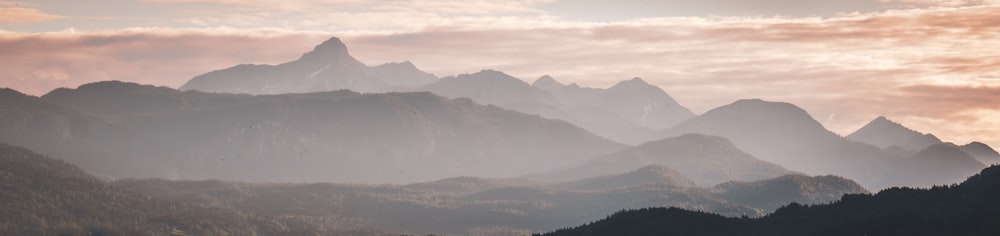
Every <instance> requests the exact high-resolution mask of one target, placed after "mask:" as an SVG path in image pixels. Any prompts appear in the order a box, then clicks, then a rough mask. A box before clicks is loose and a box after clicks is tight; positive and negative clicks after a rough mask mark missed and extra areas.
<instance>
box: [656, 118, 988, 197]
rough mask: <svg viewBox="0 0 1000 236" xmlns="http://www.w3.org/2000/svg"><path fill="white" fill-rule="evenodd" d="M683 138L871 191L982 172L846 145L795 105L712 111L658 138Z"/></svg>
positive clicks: (931, 156)
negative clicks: (700, 137)
mask: <svg viewBox="0 0 1000 236" xmlns="http://www.w3.org/2000/svg"><path fill="white" fill-rule="evenodd" d="M687 133H701V134H707V135H715V136H721V137H725V138H727V139H729V140H731V141H732V142H733V144H735V146H736V147H738V148H739V149H740V150H743V151H746V152H747V153H749V154H751V155H753V156H754V157H756V158H760V159H761V160H764V161H768V162H771V163H774V164H777V165H780V166H783V167H785V168H788V169H790V170H795V171H802V172H805V173H806V174H810V175H827V174H832V175H838V176H843V177H846V178H849V179H853V180H856V181H858V182H859V183H861V184H862V185H863V186H865V187H866V188H869V189H882V188H885V187H889V186H901V185H904V184H905V185H906V186H918V187H928V186H932V185H940V184H953V183H957V182H959V181H961V180H962V179H964V178H965V177H967V176H970V175H972V174H975V173H976V171H978V170H980V169H982V168H984V167H985V166H984V165H983V164H981V163H979V162H978V161H976V160H974V159H972V160H970V158H969V156H968V155H967V154H965V153H964V152H961V151H957V152H952V151H941V150H931V151H929V152H921V153H917V154H913V155H899V153H897V152H889V151H886V150H883V149H881V148H878V147H876V146H873V145H869V144H865V143H859V142H854V141H850V140H847V139H846V138H844V137H841V136H840V135H837V134H835V133H833V132H830V131H829V130H827V129H826V128H824V127H823V125H822V124H820V123H819V122H817V121H816V120H815V119H813V118H812V116H810V115H809V114H808V113H807V112H806V111H805V110H802V109H801V108H799V107H797V106H795V105H792V104H788V103H780V102H768V101H762V100H756V99H754V100H739V101H736V102H734V103H732V104H729V105H725V106H722V107H719V108H715V109H712V110H710V111H708V112H706V113H705V114H702V115H700V116H698V117H695V118H692V119H690V120H688V121H685V122H684V123H681V124H679V125H677V126H675V127H673V128H671V129H669V130H666V131H664V132H662V133H661V136H663V137H672V136H678V135H683V134H687ZM931 148H934V146H932V147H931ZM941 149H957V147H941ZM940 163H954V164H947V165H939V164H940Z"/></svg>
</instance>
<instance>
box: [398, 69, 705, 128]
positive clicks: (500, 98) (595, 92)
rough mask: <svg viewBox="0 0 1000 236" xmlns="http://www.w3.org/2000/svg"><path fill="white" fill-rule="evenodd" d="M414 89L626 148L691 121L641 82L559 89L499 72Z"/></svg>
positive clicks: (687, 112) (669, 100)
mask: <svg viewBox="0 0 1000 236" xmlns="http://www.w3.org/2000/svg"><path fill="white" fill-rule="evenodd" d="M417 90H420V91H429V92H432V93H434V94H439V95H442V96H446V97H452V98H457V97H466V98H471V99H472V100H474V101H476V102H479V103H483V104H493V105H497V106H501V107H505V108H509V109H513V110H517V111H521V112H525V113H529V114H539V115H542V116H544V117H547V118H554V119H561V120H565V121H569V122H571V123H573V124H576V125H578V126H580V127H582V128H585V129H587V130H590V131H592V132H594V133H595V134H598V135H601V136H602V137H606V138H609V139H612V140H615V141H618V142H622V143H627V144H640V143H643V142H646V141H649V140H647V139H645V138H647V137H650V136H651V135H650V134H652V133H654V131H656V130H660V129H664V128H669V127H671V126H673V125H675V124H678V123H680V122H682V121H684V120H687V119H689V118H691V117H694V113H692V112H691V111H690V110H688V109H687V108H685V107H683V106H681V105H680V104H678V103H677V101H675V100H674V99H673V98H672V97H670V95H668V94H667V93H666V92H664V91H663V90H662V89H660V88H659V87H656V86H653V85H650V84H648V83H646V82H645V81H643V80H642V79H640V78H634V79H631V80H627V81H622V82H620V83H618V84H616V85H614V86H612V87H610V88H607V89H598V88H584V87H580V86H577V85H576V84H573V85H563V84H561V83H559V82H558V81H555V79H553V78H552V77H549V76H543V77H541V78H539V79H538V80H536V81H535V82H534V83H533V84H528V83H526V82H524V81H522V80H521V79H518V78H515V77H513V76H510V75H508V74H504V73H503V72H499V71H494V70H483V71H480V72H477V73H472V74H461V75H458V76H453V77H446V78H442V79H441V80H440V81H438V82H436V83H433V84H430V85H428V86H425V87H422V88H417Z"/></svg>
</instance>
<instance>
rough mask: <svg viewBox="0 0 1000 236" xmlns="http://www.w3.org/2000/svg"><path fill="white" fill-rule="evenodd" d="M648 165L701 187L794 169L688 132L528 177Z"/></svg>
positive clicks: (554, 178) (553, 178)
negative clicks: (787, 168)
mask: <svg viewBox="0 0 1000 236" xmlns="http://www.w3.org/2000/svg"><path fill="white" fill-rule="evenodd" d="M648 165H662V166H666V167H669V168H671V169H673V170H676V171H678V172H679V173H680V174H682V175H683V176H687V177H689V178H691V179H692V180H694V182H695V183H696V184H697V185H698V186H702V187H710V186H713V185H716V184H719V183H723V182H727V181H734V180H738V181H757V180H762V179H768V178H774V177H778V176H782V175H787V174H791V173H793V172H790V171H788V170H785V169H784V168H782V167H781V166H778V165H775V164H771V163H768V162H765V161H761V160H758V159H757V158H754V157H753V156H751V155H749V154H747V153H744V152H743V151H740V150H739V149H737V148H736V147H735V146H733V144H732V143H731V142H729V140H726V139H725V138H720V137H712V136H705V135H700V134H687V135H683V136H680V137H674V138H667V139H663V140H659V141H653V142H648V143H645V144H642V145H639V146H637V147H634V148H630V149H626V150H624V151H621V152H616V153H612V154H608V155H605V156H602V157H599V158H598V159H595V160H593V161H590V162H588V163H585V164H582V165H579V166H574V167H570V168H567V169H563V170H559V171H554V172H548V173H543V174H537V175H532V176H530V177H529V178H532V179H536V180H540V181H548V182H562V181H567V180H573V179H581V178H588V177H597V176H605V175H612V174H615V173H622V172H626V171H629V170H633V169H636V168H640V167H643V166H648Z"/></svg>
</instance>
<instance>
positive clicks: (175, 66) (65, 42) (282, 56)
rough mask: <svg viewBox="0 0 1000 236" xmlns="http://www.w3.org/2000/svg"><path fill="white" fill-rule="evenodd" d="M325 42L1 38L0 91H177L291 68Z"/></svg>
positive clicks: (132, 36)
mask: <svg viewBox="0 0 1000 236" xmlns="http://www.w3.org/2000/svg"><path fill="white" fill-rule="evenodd" d="M329 36H330V35H329V34H324V33H315V32H285V31H281V30H269V29H260V30H233V29H225V28H221V29H202V30H177V29H155V28H152V29H150V28H141V29H128V30H116V31H106V32H74V31H65V32H53V33H42V34H26V33H12V32H0V61H4V62H5V63H2V64H0V84H3V85H4V86H11V87H14V88H15V89H18V90H19V91H22V92H25V93H28V94H33V95H42V94H44V93H47V92H49V91H50V90H52V89H55V88H58V87H76V86H79V85H81V84H84V83H90V82H95V81H104V80H125V81H134V82H138V83H144V84H156V85H166V86H173V87H178V86H180V85H181V84H183V83H184V82H186V81H187V80H188V79H190V78H192V77H194V76H196V75H199V74H202V73H205V72H208V71H211V70H216V69H222V68H226V67H229V66H233V65H236V64H241V63H279V62H284V61H288V60H293V59H295V58H297V57H298V56H299V55H301V54H302V53H303V52H305V51H308V50H309V49H311V48H312V47H313V46H315V44H317V43H319V42H322V41H323V40H325V39H326V38H328V37H329Z"/></svg>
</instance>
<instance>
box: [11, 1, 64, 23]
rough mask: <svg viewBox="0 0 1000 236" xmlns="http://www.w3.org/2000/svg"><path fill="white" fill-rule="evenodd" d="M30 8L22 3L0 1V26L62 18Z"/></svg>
mask: <svg viewBox="0 0 1000 236" xmlns="http://www.w3.org/2000/svg"><path fill="white" fill-rule="evenodd" d="M30 6H31V4H28V3H22V2H11V1H0V24H21V23H32V22H41V21H52V20H58V19H62V18H64V17H63V16H58V15H53V14H49V13H45V12H42V11H41V10H39V9H36V8H31V7H30Z"/></svg>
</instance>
